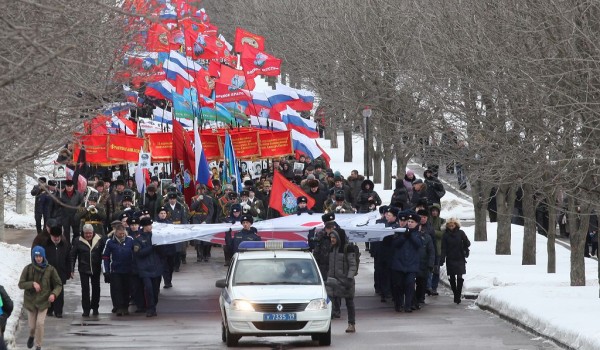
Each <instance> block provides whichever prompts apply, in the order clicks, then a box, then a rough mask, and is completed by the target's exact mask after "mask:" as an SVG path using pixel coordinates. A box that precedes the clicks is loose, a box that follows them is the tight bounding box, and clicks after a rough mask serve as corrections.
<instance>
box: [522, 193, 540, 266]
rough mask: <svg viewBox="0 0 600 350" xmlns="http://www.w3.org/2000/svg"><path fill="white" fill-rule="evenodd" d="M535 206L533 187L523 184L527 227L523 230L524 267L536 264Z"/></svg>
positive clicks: (524, 213) (524, 212)
mask: <svg viewBox="0 0 600 350" xmlns="http://www.w3.org/2000/svg"><path fill="white" fill-rule="evenodd" d="M535 206H536V201H535V199H534V195H533V187H532V186H531V185H530V184H523V216H524V217H525V227H524V229H523V254H522V258H521V264H522V265H535V264H536V259H535V258H536V246H535V241H536V238H537V237H536V225H535Z"/></svg>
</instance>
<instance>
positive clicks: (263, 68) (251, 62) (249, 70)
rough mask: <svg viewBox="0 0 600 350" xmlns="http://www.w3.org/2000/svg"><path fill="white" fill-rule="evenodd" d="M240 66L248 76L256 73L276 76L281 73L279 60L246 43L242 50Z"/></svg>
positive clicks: (253, 75)
mask: <svg viewBox="0 0 600 350" xmlns="http://www.w3.org/2000/svg"><path fill="white" fill-rule="evenodd" d="M242 68H243V69H244V74H246V77H248V78H250V77H255V76H257V75H268V76H278V75H279V74H280V73H281V60H280V59H279V58H277V57H275V56H272V55H269V54H267V53H264V52H262V51H260V50H257V49H255V48H253V47H252V46H250V45H246V46H244V51H242Z"/></svg>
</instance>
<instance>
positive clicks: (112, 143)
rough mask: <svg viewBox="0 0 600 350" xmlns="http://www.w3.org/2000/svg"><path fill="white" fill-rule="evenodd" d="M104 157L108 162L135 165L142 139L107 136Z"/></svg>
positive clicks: (118, 135)
mask: <svg viewBox="0 0 600 350" xmlns="http://www.w3.org/2000/svg"><path fill="white" fill-rule="evenodd" d="M106 144H107V147H106V156H107V158H108V159H110V160H115V161H124V162H130V163H137V162H138V159H139V156H140V151H141V150H142V148H143V147H144V139H140V138H137V137H135V136H127V135H123V134H109V135H108V139H107V141H106Z"/></svg>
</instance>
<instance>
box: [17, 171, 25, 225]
mask: <svg viewBox="0 0 600 350" xmlns="http://www.w3.org/2000/svg"><path fill="white" fill-rule="evenodd" d="M26 178H27V175H25V165H23V164H21V165H19V166H17V193H16V196H15V201H16V202H15V211H16V213H17V214H22V215H23V214H26V212H27V197H26V196H27V183H26V181H25V179H26Z"/></svg>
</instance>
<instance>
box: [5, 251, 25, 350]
mask: <svg viewBox="0 0 600 350" xmlns="http://www.w3.org/2000/svg"><path fill="white" fill-rule="evenodd" d="M0 257H2V263H0V284H1V285H2V286H4V288H5V289H6V292H7V293H8V295H10V298H11V299H12V300H13V302H14V304H15V306H14V310H13V313H12V316H11V317H9V318H8V323H7V325H6V332H5V333H4V336H5V338H6V341H7V342H8V343H9V344H10V343H11V342H12V341H13V340H14V333H15V329H16V327H17V324H18V323H19V315H20V314H21V309H22V307H23V291H22V290H20V289H19V278H20V277H21V271H23V268H24V267H25V266H26V265H27V264H29V263H30V262H31V256H30V250H29V248H26V247H23V246H21V245H18V244H6V243H3V242H0Z"/></svg>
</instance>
